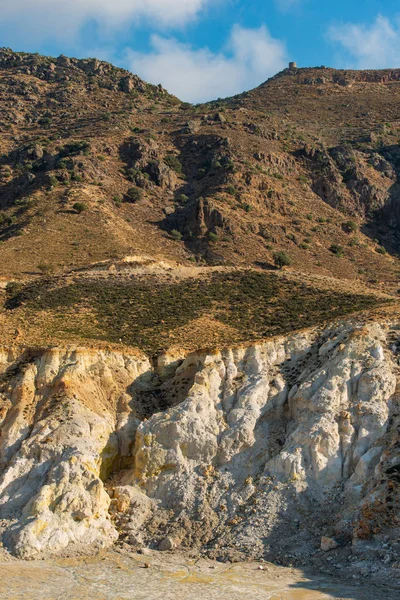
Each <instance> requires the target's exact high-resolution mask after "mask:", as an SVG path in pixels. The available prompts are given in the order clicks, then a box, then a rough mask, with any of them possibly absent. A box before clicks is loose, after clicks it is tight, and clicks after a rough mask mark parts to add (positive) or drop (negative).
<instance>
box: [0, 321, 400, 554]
mask: <svg viewBox="0 0 400 600" xmlns="http://www.w3.org/2000/svg"><path fill="white" fill-rule="evenodd" d="M389 329H390V326H389V325H385V324H382V325H380V324H378V323H369V324H367V325H358V324H357V323H356V322H352V321H348V322H347V323H346V322H345V323H342V324H339V325H338V324H336V325H335V326H333V325H332V326H330V327H328V328H327V329H326V330H325V331H319V330H310V331H306V332H302V333H298V334H294V335H290V336H287V337H280V338H275V339H272V340H269V341H266V342H263V343H258V344H253V345H250V346H248V347H239V348H231V349H225V350H222V351H217V350H216V351H214V352H198V353H193V354H191V355H189V356H187V357H186V358H185V357H181V356H180V355H179V353H175V354H171V355H170V356H169V355H165V356H163V357H160V359H159V361H158V364H156V365H155V366H153V365H151V364H150V362H149V360H148V359H147V358H146V357H143V356H141V355H139V354H137V355H136V354H134V353H132V354H131V355H130V354H123V353H118V352H111V351H106V350H85V349H72V350H62V349H58V348H56V349H50V350H43V351H35V352H33V351H28V350H27V351H25V353H23V354H20V355H18V354H17V353H15V352H11V351H10V352H9V351H7V350H3V351H0V374H1V373H2V376H1V377H0V399H1V405H0V419H1V436H0V466H1V471H0V475H1V476H0V518H1V519H2V521H1V527H2V531H3V542H4V544H5V546H6V547H7V548H8V549H10V551H11V552H13V553H15V554H17V555H19V556H22V557H33V556H37V555H40V554H43V553H57V552H60V551H62V550H63V549H65V548H67V547H68V548H69V550H71V549H74V548H77V549H82V548H83V549H84V548H87V549H88V548H96V547H101V546H105V545H109V544H112V543H113V542H114V541H115V540H116V539H117V537H118V532H117V529H118V531H119V532H121V530H122V532H123V534H124V535H127V536H128V537H129V539H130V541H131V543H133V544H136V545H141V544H144V543H156V542H158V541H160V540H161V539H162V535H163V536H165V532H166V531H167V532H169V533H170V536H171V539H168V541H167V543H166V542H165V540H164V543H165V544H166V545H167V546H168V547H169V546H171V547H173V546H175V545H180V544H181V545H196V543H197V544H199V543H206V542H209V543H211V541H212V543H214V544H215V547H218V545H220V544H221V543H223V544H225V546H229V547H239V546H240V547H241V548H248V549H249V552H251V553H252V554H257V553H259V554H260V553H262V552H263V551H264V550H265V548H266V547H271V548H272V549H273V550H274V549H275V550H276V549H277V548H278V547H279V545H282V544H283V541H282V540H291V539H292V538H293V536H296V540H301V539H302V536H303V538H304V540H303V541H304V543H308V540H309V538H310V536H311V537H312V535H314V534H315V535H321V533H322V534H324V533H325V532H324V531H322V529H321V528H322V527H327V523H329V524H331V525H332V524H333V525H335V526H336V528H337V530H338V531H339V532H340V531H345V530H346V528H347V529H349V530H350V529H351V527H352V525H351V522H352V519H354V517H355V515H356V513H357V510H358V509H359V507H360V505H361V504H362V503H364V504H365V503H367V502H368V498H369V497H370V496H371V497H372V496H373V495H374V493H375V495H376V492H374V483H373V482H374V481H375V479H378V478H379V477H380V472H381V470H382V465H383V461H384V460H386V461H387V460H388V458H387V457H388V441H387V438H386V437H385V436H387V431H388V427H389V425H388V424H389V421H390V412H391V407H392V401H393V397H394V394H395V390H396V383H397V374H398V365H397V357H396V351H395V348H396V346H393V347H392V346H391V343H389V338H388V336H389ZM392 333H393V328H392V330H391V335H392ZM396 335H397V334H396ZM160 407H162V410H161V409H160ZM145 409H146V410H145ZM146 411H147V412H146ZM147 417H148V418H147ZM393 447H395V445H394V442H393ZM391 456H392V455H391ZM393 456H394V455H393ZM393 456H392V458H393ZM385 457H386V458H385ZM391 460H392V459H391ZM393 460H394V459H393ZM392 462H393V461H392ZM390 464H392V463H390ZM393 464H394V463H393ZM110 475H112V477H111V478H110ZM374 478H375V479H374ZM107 479H108V481H107V484H106V487H105V485H104V482H105V480H107ZM110 503H111V505H110ZM364 504H363V505H364ZM166 519H167V521H168V519H170V521H171V522H170V524H169V523H168V522H166ZM161 530H162V531H161ZM302 532H303V533H302ZM161 533H162V535H161ZM353 533H354V532H352V534H353ZM303 534H304V535H303ZM221 540H222V542H221ZM288 543H289V541H288ZM298 543H299V544H300V542H298Z"/></svg>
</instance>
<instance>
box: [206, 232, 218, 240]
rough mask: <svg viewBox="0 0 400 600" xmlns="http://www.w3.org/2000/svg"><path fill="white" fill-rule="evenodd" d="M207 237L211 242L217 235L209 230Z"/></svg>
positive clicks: (216, 238)
mask: <svg viewBox="0 0 400 600" xmlns="http://www.w3.org/2000/svg"><path fill="white" fill-rule="evenodd" d="M208 239H209V240H210V241H211V242H216V241H217V240H218V236H217V234H216V233H214V232H213V231H209V232H208Z"/></svg>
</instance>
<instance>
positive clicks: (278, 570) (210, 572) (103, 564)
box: [0, 552, 399, 600]
mask: <svg viewBox="0 0 400 600" xmlns="http://www.w3.org/2000/svg"><path fill="white" fill-rule="evenodd" d="M146 563H147V566H145V564H146ZM393 583H394V582H393ZM0 598H1V599H2V600H20V599H21V600H39V599H40V600H89V599H90V600H111V599H112V600H128V599H129V600H236V599H238V600H240V599H243V600H332V599H336V600H398V598H399V590H395V588H394V587H393V588H392V589H387V588H385V589H382V588H380V587H379V586H376V585H374V584H372V583H371V581H369V582H361V583H360V582H357V581H354V582H346V581H339V580H335V579H329V578H324V577H323V576H321V575H312V574H310V573H308V572H304V571H302V570H299V569H291V568H286V567H277V566H274V565H271V564H269V563H266V564H264V565H263V568H262V570H261V569H260V565H259V564H256V563H242V564H221V563H218V562H213V561H209V560H204V559H200V560H197V561H196V560H194V559H193V560H191V559H188V558H186V557H183V556H179V555H178V556H177V555H169V554H165V553H158V552H152V553H150V554H149V555H146V556H143V555H136V554H132V555H131V556H124V555H121V554H118V553H117V552H108V553H104V554H101V555H99V556H96V557H86V558H64V559H60V560H52V561H33V562H21V561H12V562H2V563H0Z"/></svg>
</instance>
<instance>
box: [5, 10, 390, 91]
mask: <svg viewBox="0 0 400 600" xmlns="http://www.w3.org/2000/svg"><path fill="white" fill-rule="evenodd" d="M0 45H1V46H10V47H11V48H13V49H14V50H18V51H21V50H23V51H27V52H40V53H43V54H49V55H53V56H58V55H59V54H61V53H63V54H66V55H71V56H77V57H87V56H97V57H99V58H102V59H104V60H109V61H110V62H113V63H114V64H117V65H119V66H122V67H125V68H128V69H130V70H131V71H133V72H135V73H137V74H138V75H140V76H141V77H143V78H144V79H146V80H147V81H150V82H152V83H162V84H163V85H164V87H166V88H167V89H168V90H169V91H170V92H172V93H174V94H176V95H177V96H179V97H180V98H182V99H183V100H187V101H191V102H198V101H203V100H207V99H213V98H217V97H223V96H228V95H232V94H235V93H240V92H242V91H244V90H245V89H250V88H252V87H254V86H256V85H258V84H260V83H262V82H263V81H265V80H266V79H267V78H268V77H270V76H271V75H273V74H274V73H276V72H277V71H279V70H281V69H282V68H283V67H284V66H286V64H287V62H288V61H289V60H296V61H297V63H298V64H299V66H315V65H321V64H325V65H327V66H333V67H338V68H341V67H345V68H384V67H396V66H397V67H400V3H399V0H386V1H385V2H383V1H378V0H362V1H361V0H336V2H333V3H332V2H327V1H326V0H66V1H65V0H64V2H61V3H60V2H57V0H3V1H2V6H1V12H0Z"/></svg>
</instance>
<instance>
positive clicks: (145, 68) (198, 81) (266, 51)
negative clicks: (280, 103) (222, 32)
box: [127, 25, 288, 102]
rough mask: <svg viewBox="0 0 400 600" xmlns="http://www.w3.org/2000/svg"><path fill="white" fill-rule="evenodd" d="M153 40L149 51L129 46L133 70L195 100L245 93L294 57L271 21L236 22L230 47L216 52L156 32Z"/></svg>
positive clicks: (130, 63) (129, 59)
mask: <svg viewBox="0 0 400 600" xmlns="http://www.w3.org/2000/svg"><path fill="white" fill-rule="evenodd" d="M151 43H152V51H151V52H150V53H149V54H143V53H139V52H133V51H131V50H128V54H127V58H128V61H129V67H130V69H131V70H132V71H133V72H135V73H137V74H138V75H140V76H141V77H143V78H144V79H146V80H147V81H150V82H151V83H160V82H161V83H162V84H163V85H164V87H166V88H167V90H168V91H169V92H171V93H173V94H175V95H176V96H178V97H179V98H181V99H182V100H186V101H189V102H202V101H205V100H212V99H215V98H218V97H225V96H231V95H234V94H238V93H240V92H243V91H244V90H246V89H250V88H252V87H254V86H256V85H258V84H260V83H262V82H263V81H265V80H266V79H268V77H270V76H271V75H274V74H275V73H276V72H277V71H280V70H281V69H282V68H284V67H285V66H286V63H287V60H288V59H287V55H286V48H285V45H284V43H283V42H281V41H280V40H276V39H274V38H273V37H272V36H271V35H270V33H269V31H268V29H267V28H266V27H265V26H262V27H260V28H259V29H243V28H242V27H239V26H237V25H236V26H234V27H233V29H232V32H231V36H230V39H229V42H228V44H227V45H226V47H225V49H224V51H223V52H219V53H216V54H214V53H213V52H211V51H210V50H209V49H208V48H200V49H195V48H193V47H192V46H190V45H187V44H181V43H179V42H178V41H177V40H175V39H171V38H164V37H161V36H159V35H153V36H152V38H151Z"/></svg>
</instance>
